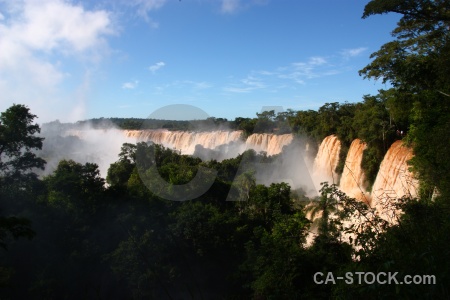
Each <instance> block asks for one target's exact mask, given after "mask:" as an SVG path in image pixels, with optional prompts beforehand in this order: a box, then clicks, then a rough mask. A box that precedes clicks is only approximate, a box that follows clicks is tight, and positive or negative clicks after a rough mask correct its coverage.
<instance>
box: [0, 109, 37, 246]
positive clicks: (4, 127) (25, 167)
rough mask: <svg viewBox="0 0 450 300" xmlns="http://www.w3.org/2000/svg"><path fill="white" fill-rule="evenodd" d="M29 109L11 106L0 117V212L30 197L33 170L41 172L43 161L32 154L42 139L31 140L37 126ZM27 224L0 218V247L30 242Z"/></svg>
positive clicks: (32, 233) (12, 219)
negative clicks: (17, 241)
mask: <svg viewBox="0 0 450 300" xmlns="http://www.w3.org/2000/svg"><path fill="white" fill-rule="evenodd" d="M35 118H36V116H35V115H33V114H31V113H30V111H29V108H28V107H26V106H24V105H20V104H14V105H13V106H11V107H10V108H8V109H7V110H6V111H5V112H2V113H1V114H0V200H1V205H2V208H3V210H4V209H5V208H6V207H7V206H8V208H11V207H12V206H17V205H20V204H19V203H18V202H22V201H21V200H22V199H26V198H28V197H30V196H31V198H32V196H33V193H32V192H33V188H35V187H36V183H37V175H36V174H35V173H33V172H32V169H33V168H40V169H44V165H45V161H44V160H43V159H41V158H38V157H37V156H36V154H35V153H33V150H39V149H41V148H42V140H43V138H41V137H37V136H35V134H37V133H39V132H40V128H39V125H37V124H33V121H34V119H35ZM33 236H34V232H33V230H32V229H31V222H30V220H28V219H26V218H23V217H18V216H8V217H6V216H0V246H1V247H3V248H5V249H6V246H7V241H8V239H9V238H10V237H13V238H15V239H17V238H19V237H27V238H32V237H33Z"/></svg>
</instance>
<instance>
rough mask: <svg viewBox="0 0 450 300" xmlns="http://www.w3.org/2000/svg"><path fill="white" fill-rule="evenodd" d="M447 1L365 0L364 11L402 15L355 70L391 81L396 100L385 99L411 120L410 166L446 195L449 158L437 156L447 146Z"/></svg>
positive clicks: (449, 66) (366, 14)
mask: <svg viewBox="0 0 450 300" xmlns="http://www.w3.org/2000/svg"><path fill="white" fill-rule="evenodd" d="M449 5H450V3H449V1H448V0H439V1H426V0H415V1H382V0H372V1H370V2H369V3H368V4H367V6H366V7H365V10H364V15H363V17H369V16H371V15H376V14H384V13H398V14H401V19H400V21H399V22H398V24H397V27H396V28H395V29H394V30H393V32H392V35H393V37H394V38H395V40H393V41H391V42H388V43H386V44H384V45H383V46H382V47H381V48H380V50H378V51H377V52H375V53H373V54H372V55H371V57H372V58H374V60H373V61H372V62H371V63H370V64H369V65H368V66H366V67H365V68H364V69H362V70H361V71H360V74H362V75H364V77H366V78H383V81H384V82H390V83H391V84H392V85H393V86H394V89H395V92H393V94H394V96H395V98H396V99H397V100H394V101H391V103H390V104H391V105H392V111H393V112H394V113H398V112H399V111H401V110H402V109H403V110H404V111H405V114H406V113H408V114H409V120H410V122H411V123H410V126H411V128H410V129H411V130H409V132H408V140H409V141H410V142H411V145H412V146H413V147H414V154H415V158H414V160H413V161H412V164H413V167H414V168H415V170H416V171H417V173H418V174H419V176H420V177H421V180H422V182H425V184H426V185H429V186H432V185H435V186H437V188H438V189H439V190H440V191H441V193H443V194H445V195H448V194H449V192H450V188H449V184H448V183H449V182H450V177H449V176H450V175H449V174H450V160H448V159H446V158H444V156H442V154H443V152H442V151H443V149H448V148H449V146H450V140H449V138H448V134H447V136H445V134H444V133H445V132H448V129H449V125H448V116H449V115H450V96H449V94H450V76H449V75H448V74H450V73H449V71H450V63H449V57H450V56H449V54H450V43H449V41H450V30H449V12H448V7H449ZM402 102H403V103H404V104H402ZM405 105H406V109H405ZM405 114H402V117H401V119H402V120H405V119H406V116H405Z"/></svg>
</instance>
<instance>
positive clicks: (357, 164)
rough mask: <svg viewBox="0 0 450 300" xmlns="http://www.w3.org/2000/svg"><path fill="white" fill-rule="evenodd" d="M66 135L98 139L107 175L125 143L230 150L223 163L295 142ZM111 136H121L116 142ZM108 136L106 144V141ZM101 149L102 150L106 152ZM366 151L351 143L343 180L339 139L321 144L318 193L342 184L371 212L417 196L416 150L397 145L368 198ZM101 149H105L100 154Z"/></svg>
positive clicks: (155, 133)
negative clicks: (412, 164) (389, 201)
mask: <svg viewBox="0 0 450 300" xmlns="http://www.w3.org/2000/svg"><path fill="white" fill-rule="evenodd" d="M65 135H66V136H69V135H72V136H77V137H79V138H81V139H84V140H86V141H88V142H89V141H90V143H94V142H95V141H96V140H98V141H97V142H98V143H96V144H95V145H97V144H98V145H97V146H98V147H97V146H96V147H95V149H96V150H95V153H97V154H99V153H103V152H105V151H108V153H113V152H114V153H113V154H114V159H111V161H109V159H106V157H105V156H104V155H102V157H103V158H105V159H106V160H108V161H107V162H104V163H101V166H102V175H103V176H104V175H105V174H104V173H105V172H106V171H104V170H106V169H107V167H108V166H109V163H111V162H113V161H114V160H115V159H117V153H118V151H119V148H120V147H119V146H120V145H121V144H122V143H124V142H129V143H133V142H136V141H152V142H154V143H157V144H161V145H163V146H165V147H168V148H171V149H175V150H178V151H180V152H181V153H182V154H189V155H191V154H194V153H197V152H196V151H197V150H198V149H197V147H198V146H201V147H203V148H204V149H208V150H211V151H213V150H214V151H216V150H217V151H223V152H227V151H228V154H227V155H228V156H223V157H222V159H223V158H229V157H235V156H236V155H238V154H240V153H243V152H244V151H245V150H248V149H254V150H255V151H256V152H261V151H264V152H266V153H267V155H276V154H279V153H281V151H282V149H283V147H284V146H287V145H290V144H292V142H293V139H294V137H293V135H292V134H284V135H275V134H265V133H261V134H260V133H258V134H252V135H250V136H249V137H248V138H247V139H246V141H244V140H242V138H241V137H242V131H205V132H187V131H169V130H164V129H160V130H116V129H114V130H105V129H90V130H71V131H68V132H66V133H65ZM113 136H116V137H117V141H116V140H115V139H114V138H113ZM94 137H97V138H94ZM100 137H102V138H100ZM106 137H107V138H108V139H105V138H106ZM111 139H112V140H115V143H114V145H116V147H115V148H117V149H112V148H111V141H110V140H111ZM106 144H107V145H106ZM292 145H293V144H292ZM292 145H291V146H292ZM303 146H304V145H303ZM102 147H104V149H103V148H102ZM366 147H367V146H366V144H365V143H363V142H361V140H359V139H356V140H354V141H353V142H352V144H351V146H350V149H349V151H348V154H347V158H346V161H345V166H344V170H343V173H342V176H341V178H340V180H339V178H338V174H336V172H335V169H336V166H337V164H338V162H339V152H340V148H341V143H340V141H339V139H338V138H337V137H336V136H335V135H331V136H327V137H326V138H325V139H324V140H323V141H322V143H321V144H320V147H319V150H318V153H317V155H316V158H315V160H314V164H313V167H312V171H311V172H310V174H311V178H312V181H313V182H314V186H315V188H316V191H318V190H319V189H320V182H323V181H328V182H329V183H337V182H338V181H339V182H340V185H339V188H340V189H341V190H342V191H343V192H345V193H346V194H347V195H349V196H350V197H354V198H356V199H359V200H362V201H365V202H367V203H369V202H370V201H372V203H371V205H372V206H373V207H376V206H379V202H380V199H381V200H382V199H386V198H397V197H401V196H403V195H411V196H413V197H414V196H416V195H417V193H416V190H417V187H418V182H417V180H415V179H414V178H413V176H412V174H411V172H410V171H409V170H408V165H407V161H408V160H409V159H410V158H411V157H412V151H411V149H409V148H407V147H405V146H402V142H401V141H397V142H395V143H394V144H393V145H392V146H391V148H390V149H389V150H388V152H387V153H386V156H385V158H384V160H383V162H382V163H381V165H380V170H379V173H378V176H377V178H376V180H375V183H374V185H373V188H372V194H371V195H369V193H368V192H366V190H365V187H364V172H363V170H362V169H361V160H362V155H363V151H364V149H365V148H366ZM100 148H101V149H103V150H102V151H100V150H101V149H100ZM107 149H108V150H107ZM99 151H100V152H99ZM299 151H300V150H299ZM302 151H303V150H302ZM300 152H301V151H300ZM300 152H299V153H300ZM303 152H304V151H303ZM302 155H304V154H302ZM204 157H205V156H204ZM105 159H104V160H105ZM309 168H310V167H308V169H309ZM303 169H304V168H303ZM297 172H302V173H305V170H298V171H297ZM277 174H278V173H277ZM370 198H372V200H370Z"/></svg>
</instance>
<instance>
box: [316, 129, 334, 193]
mask: <svg viewBox="0 0 450 300" xmlns="http://www.w3.org/2000/svg"><path fill="white" fill-rule="evenodd" d="M340 150H341V141H339V139H338V138H337V136H335V135H330V136H327V137H326V138H325V139H324V140H323V141H322V143H320V146H319V150H318V152H317V155H316V158H315V160H314V166H313V171H312V177H313V181H314V183H315V185H316V187H318V188H319V189H320V185H319V184H320V183H321V182H324V181H328V182H329V183H337V181H338V175H337V174H336V172H335V169H336V166H337V165H338V163H339V151H340Z"/></svg>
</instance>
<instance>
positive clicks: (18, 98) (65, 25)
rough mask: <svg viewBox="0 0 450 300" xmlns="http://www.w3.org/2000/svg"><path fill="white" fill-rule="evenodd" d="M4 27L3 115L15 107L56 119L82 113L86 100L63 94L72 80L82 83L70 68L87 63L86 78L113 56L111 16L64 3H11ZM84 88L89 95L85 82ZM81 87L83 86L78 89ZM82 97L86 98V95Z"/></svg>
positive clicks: (0, 61)
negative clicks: (75, 62)
mask: <svg viewBox="0 0 450 300" xmlns="http://www.w3.org/2000/svg"><path fill="white" fill-rule="evenodd" d="M3 12H7V14H6V15H3V18H4V21H3V22H0V94H1V95H2V98H3V99H5V101H3V100H2V101H1V103H0V111H3V110H4V109H6V108H7V107H8V106H10V105H11V104H12V103H22V104H26V105H28V106H29V107H30V109H31V110H32V112H33V113H34V114H37V115H38V116H39V117H41V120H42V118H44V119H45V116H47V117H48V118H52V119H55V118H57V117H59V118H64V116H55V113H56V112H58V111H60V112H62V113H65V114H67V112H68V111H71V110H73V109H74V107H78V105H79V103H80V97H81V96H80V97H78V96H75V94H77V92H76V90H78V89H79V87H75V88H74V89H75V90H73V93H70V94H71V95H70V96H69V95H68V94H66V95H63V94H61V90H60V88H61V85H62V84H63V83H65V81H66V80H76V79H77V74H72V73H71V71H70V70H69V69H67V66H68V65H72V63H71V61H70V60H72V59H76V60H83V62H84V64H83V66H84V67H85V74H86V72H88V70H87V69H89V68H90V67H91V66H93V63H94V65H95V64H96V63H98V62H99V61H100V59H101V57H102V56H104V55H105V53H107V50H108V45H107V41H106V37H107V36H110V35H113V34H115V31H114V26H113V24H112V21H111V16H110V14H109V13H108V12H107V11H105V10H86V9H85V8H84V7H82V6H81V5H76V4H72V3H71V2H69V1H64V0H45V1H34V0H22V1H12V2H6V3H5V6H4V11H3ZM85 74H84V75H83V74H81V75H78V76H79V77H80V78H78V79H79V81H80V82H79V83H78V84H79V85H80V86H82V87H83V88H82V89H83V90H86V89H85V88H84V87H85V86H86V83H85V79H84V76H85ZM75 85H77V83H75ZM82 96H83V97H84V96H86V94H85V93H82Z"/></svg>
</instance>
